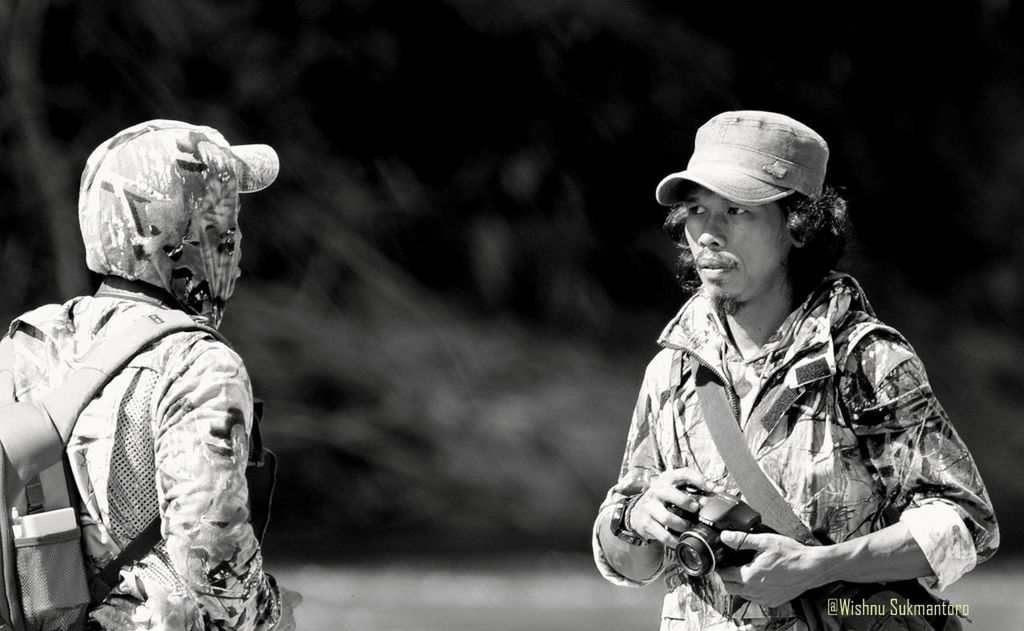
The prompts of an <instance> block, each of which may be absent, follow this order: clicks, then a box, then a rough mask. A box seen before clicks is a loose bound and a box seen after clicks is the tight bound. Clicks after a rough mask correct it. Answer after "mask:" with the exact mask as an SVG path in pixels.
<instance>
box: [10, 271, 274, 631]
mask: <svg viewBox="0 0 1024 631" xmlns="http://www.w3.org/2000/svg"><path fill="white" fill-rule="evenodd" d="M107 294H108V295H106V296H103V295H102V293H101V294H100V295H98V296H96V297H79V298H75V299H73V300H71V301H70V302H68V303H66V304H64V305H47V306H44V307H41V308H39V309H36V310H34V311H31V312H29V313H26V314H24V315H23V316H21V317H20V318H18V319H17V320H16V321H15V322H14V324H13V325H12V327H11V336H12V339H14V342H15V350H16V357H17V360H16V364H15V368H16V370H15V392H16V395H17V397H18V399H19V400H31V399H32V398H34V397H36V396H39V395H41V394H43V393H44V392H46V391H47V390H49V389H50V388H51V387H53V386H56V385H57V384H59V383H60V382H61V381H62V380H63V378H64V376H65V375H67V374H68V372H69V371H70V370H71V369H72V368H73V367H74V366H75V364H76V361H77V359H78V358H80V357H81V356H82V355H83V354H84V353H85V352H86V351H87V350H88V349H89V348H90V347H91V346H92V344H93V343H94V342H95V341H97V340H99V339H102V337H103V336H104V335H105V333H106V331H109V330H112V329H113V328H115V327H116V326H117V325H118V324H120V323H123V322H126V321H130V320H134V319H135V318H137V317H140V316H142V315H145V314H147V313H152V312H159V310H161V309H165V308H167V307H166V306H165V305H161V304H159V301H157V300H155V299H149V298H146V297H141V296H140V295H139V294H135V293H129V292H117V291H108V292H107ZM101 296H102V297H101ZM18 330H20V333H19V334H15V331H18ZM252 409H253V402H252V393H251V390H250V384H249V377H248V374H247V373H246V371H245V367H244V365H243V364H242V360H241V358H240V357H239V356H238V355H237V354H236V353H235V352H234V351H233V350H231V349H230V348H229V347H227V346H226V345H225V344H223V343H222V342H220V341H217V340H215V339H212V338H211V337H209V336H208V335H207V334H205V333H202V332H184V333H175V334H172V335H170V336H168V337H166V338H164V339H162V340H161V341H159V342H158V343H156V344H155V345H153V346H152V347H151V348H149V349H146V350H145V351H143V352H142V353H140V354H139V355H137V356H136V357H135V359H133V360H132V361H131V362H130V363H129V365H128V366H127V367H126V368H125V369H124V370H122V371H121V372H120V373H119V374H118V375H117V376H115V377H114V379H113V380H112V381H111V382H110V383H109V384H108V385H107V386H106V387H105V388H104V389H103V391H102V393H101V394H100V396H98V397H96V398H95V399H93V401H92V402H91V403H90V404H89V405H88V406H87V407H86V408H85V410H84V411H83V412H82V414H81V416H79V419H78V422H77V424H76V426H75V429H74V432H73V434H72V437H71V441H70V443H69V445H68V448H67V454H68V458H69V460H70V463H71V470H72V474H73V476H74V477H75V481H76V483H77V487H78V490H79V494H80V496H81V498H82V505H81V511H80V521H81V523H82V531H83V542H84V544H83V545H84V551H85V555H86V566H87V568H86V569H87V571H88V572H89V573H95V572H98V571H99V569H100V568H102V567H103V566H105V565H106V564H107V563H109V562H110V561H111V560H112V559H113V558H114V557H116V556H117V554H118V553H119V552H120V550H121V549H122V547H123V546H124V545H126V544H127V543H128V542H129V541H131V540H132V539H133V538H134V537H135V536H136V535H137V534H138V533H139V532H141V531H142V530H143V529H144V528H145V527H146V525H148V524H149V522H150V521H152V519H153V518H154V517H155V516H156V515H158V514H159V515H160V517H161V522H162V524H161V532H162V535H163V541H161V542H160V543H159V544H158V545H157V546H156V547H155V548H154V549H153V550H152V551H151V552H149V553H148V554H146V555H145V556H144V557H143V558H142V559H140V560H139V561H138V562H137V563H135V564H133V565H130V566H128V567H125V568H124V569H122V570H121V575H120V582H119V583H118V584H117V585H116V586H115V587H114V590H113V591H112V592H111V593H110V595H109V596H108V597H107V599H106V600H105V601H104V602H103V603H101V604H100V605H98V606H97V607H96V608H95V609H94V610H92V611H90V614H89V617H90V623H89V628H97V627H98V628H102V629H108V630H115V629H116V630H124V631H128V630H136V629H165V630H168V631H172V630H173V631H179V630H181V631H184V630H188V631H193V630H200V629H201V630H208V629H211V630H212V629H218V630H228V629H231V630H250V629H253V630H260V629H269V628H271V627H273V625H274V624H275V623H276V622H277V620H278V618H279V616H280V607H281V603H280V596H279V594H278V590H277V588H276V586H275V584H274V582H273V578H272V577H271V576H269V575H268V574H266V573H264V571H263V565H262V557H261V554H260V549H259V544H258V542H257V540H256V538H255V536H254V534H253V531H252V528H251V526H250V525H249V524H248V522H247V519H248V508H247V499H248V490H247V487H246V481H245V467H246V458H247V453H248V433H249V430H250V428H251V424H252V418H251V415H252ZM133 428H134V429H133Z"/></svg>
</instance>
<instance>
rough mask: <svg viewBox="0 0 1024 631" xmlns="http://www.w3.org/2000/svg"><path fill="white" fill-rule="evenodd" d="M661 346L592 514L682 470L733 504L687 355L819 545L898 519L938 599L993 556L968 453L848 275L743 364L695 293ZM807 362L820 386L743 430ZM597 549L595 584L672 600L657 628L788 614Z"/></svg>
mask: <svg viewBox="0 0 1024 631" xmlns="http://www.w3.org/2000/svg"><path fill="white" fill-rule="evenodd" d="M660 344H661V345H662V347H663V348H662V350H661V351H660V352H659V353H658V354H657V355H656V356H655V357H654V359H653V360H652V361H651V362H650V364H649V365H648V367H647V371H646V374H645V377H644V381H643V385H642V388H641V391H640V395H639V398H638V401H637V405H636V408H635V411H634V414H633V418H632V424H631V426H630V429H629V435H628V439H627V447H626V453H625V457H624V459H623V463H622V467H621V470H620V473H619V478H618V481H617V483H616V484H615V486H613V487H612V488H611V490H610V491H609V492H608V495H607V496H606V498H605V501H604V503H603V504H602V506H601V512H602V516H603V517H605V518H606V517H607V516H606V515H603V513H604V512H605V511H611V510H612V508H613V506H614V504H615V503H616V502H617V501H618V500H619V499H621V498H622V497H624V496H629V495H634V494H636V493H639V492H641V491H642V490H643V489H644V488H646V485H647V483H648V481H649V480H650V479H651V478H652V477H654V476H655V475H657V474H658V473H660V472H662V471H665V470H668V469H674V468H679V467H691V468H694V469H696V470H698V471H700V472H701V473H702V474H704V475H705V476H706V477H707V478H708V479H709V481H711V482H712V483H715V484H721V485H723V486H725V487H726V489H727V490H729V491H732V492H738V489H737V488H736V487H735V485H734V483H733V481H732V480H731V479H730V478H729V476H728V474H727V472H726V469H725V466H724V464H723V463H722V461H721V459H720V457H719V456H718V451H717V449H716V448H715V445H714V443H713V441H712V439H711V437H710V435H709V434H708V431H707V428H706V426H705V424H704V418H703V415H702V413H701V410H700V408H699V406H698V404H697V398H696V391H695V386H694V383H693V379H692V376H691V374H690V368H689V361H687V358H688V356H696V357H698V358H700V359H702V360H703V361H704V362H705V363H706V364H707V365H709V366H711V367H713V368H714V369H715V370H716V371H717V372H719V373H720V374H721V376H722V377H723V378H724V380H725V381H726V383H728V384H729V385H730V389H731V390H732V391H733V392H734V393H735V395H736V396H737V398H738V399H739V400H741V402H742V404H741V408H742V414H741V417H742V419H743V422H742V423H741V425H742V428H743V431H744V434H745V436H746V437H747V442H748V445H749V446H750V448H751V451H752V452H753V454H754V456H755V458H756V459H757V460H758V463H759V464H760V465H761V468H762V469H763V470H764V471H765V472H766V474H767V475H768V477H769V478H770V479H771V480H772V481H773V482H775V483H776V485H777V486H778V487H779V488H780V489H782V491H783V494H784V496H785V499H786V500H787V502H788V503H789V505H790V506H791V507H792V508H793V510H794V512H796V514H797V515H798V516H800V517H801V518H802V520H803V521H804V523H805V524H807V525H808V526H809V527H810V529H811V531H812V532H813V533H815V535H817V536H818V537H819V538H821V539H822V540H826V541H827V540H831V541H837V542H838V541H844V540H847V539H850V538H853V537H858V536H861V535H864V534H867V533H869V532H872V531H874V530H877V529H880V528H882V527H884V526H885V525H887V524H886V522H885V519H884V518H883V514H896V515H898V519H899V520H900V521H902V522H904V523H905V524H906V525H907V526H908V528H909V530H910V532H911V534H912V536H913V537H914V539H915V540H916V541H917V543H918V544H919V545H920V547H921V549H922V550H923V551H924V553H925V556H926V557H927V559H928V561H929V563H930V565H931V566H932V569H933V572H934V575H933V576H932V577H929V578H927V579H924V582H925V584H927V585H928V586H930V587H938V588H940V589H941V588H943V587H945V586H946V585H949V584H950V583H952V582H954V581H955V580H957V579H958V578H959V577H960V576H961V575H963V574H964V573H965V572H967V571H969V570H971V569H972V568H973V567H974V566H975V565H976V564H977V563H978V562H980V561H982V560H984V559H986V558H988V557H989V556H991V555H992V554H993V553H994V552H995V549H996V547H997V546H998V542H999V531H998V527H997V525H996V521H995V516H994V514H993V511H992V506H991V503H990V501H989V499H988V495H987V492H986V490H985V486H984V484H983V482H982V480H981V477H980V476H979V474H978V471H977V469H976V467H975V464H974V461H973V459H972V458H971V455H970V453H969V452H968V450H967V448H966V447H965V445H964V444H963V442H962V441H961V440H960V438H959V436H958V435H957V433H956V432H955V430H954V429H953V427H952V425H951V424H950V422H949V419H948V418H947V416H946V413H945V412H944V411H943V409H942V407H941V406H940V405H939V402H938V401H937V400H936V398H935V396H934V394H933V393H932V390H931V387H930V386H929V384H928V379H927V376H926V374H925V370H924V367H923V365H922V364H921V361H920V359H919V358H918V357H917V355H916V353H915V352H914V350H913V349H912V348H911V346H910V345H909V343H907V341H906V340H905V339H904V338H903V337H902V336H901V335H900V334H899V333H898V332H896V331H895V330H894V329H892V328H890V327H886V326H885V325H883V324H881V323H880V322H879V321H878V320H877V319H875V318H874V316H873V314H872V312H871V308H870V306H869V305H868V303H867V301H866V299H865V298H864V296H863V294H862V292H861V290H860V288H859V286H858V285H857V283H856V281H854V280H853V279H852V278H851V277H849V276H845V275H834V276H833V277H831V278H830V279H829V280H828V281H827V283H826V284H825V285H823V286H822V287H821V288H819V290H818V291H817V292H815V293H814V294H813V295H812V297H811V298H809V299H808V300H807V302H805V303H804V304H803V305H802V306H801V307H800V308H798V309H797V310H795V311H794V312H793V313H792V314H790V316H789V317H788V318H787V319H786V321H785V322H784V323H783V324H782V326H780V328H779V329H778V331H776V332H775V334H774V335H773V336H772V337H771V338H770V339H769V341H768V343H767V344H766V345H765V347H764V349H763V350H764V352H763V354H762V355H761V356H759V357H757V358H754V359H751V360H746V361H745V360H743V358H742V357H740V355H739V353H738V351H737V350H736V349H735V348H734V346H733V345H732V343H731V342H730V341H729V340H728V338H727V336H726V335H725V333H724V329H723V326H722V325H721V323H720V321H719V319H718V316H717V315H716V314H715V313H714V312H713V310H712V309H711V308H710V305H709V303H708V301H707V300H706V299H705V298H704V297H703V296H702V295H701V294H699V293H698V294H697V295H695V296H694V297H693V298H692V299H690V300H689V301H688V302H687V304H686V305H685V306H684V307H683V309H682V310H681V311H680V313H679V314H678V315H677V316H676V317H675V319H673V321H672V322H671V323H670V324H669V325H668V327H667V328H666V329H665V331H664V333H663V334H662V336H661V339H660ZM809 361H821V362H824V365H826V366H827V371H818V372H822V373H823V374H822V375H819V376H820V377H822V378H817V379H816V380H814V381H812V382H809V383H806V384H802V386H801V387H802V388H804V391H803V393H802V394H801V395H800V397H799V398H798V399H797V400H796V402H795V403H794V404H793V405H792V406H791V407H790V408H789V410H788V411H787V412H786V413H784V414H783V415H782V417H781V419H777V422H775V423H771V422H765V423H763V424H762V423H756V422H755V423H747V421H748V420H749V419H748V418H747V413H748V411H749V409H750V408H751V406H752V405H753V404H754V403H755V402H756V401H757V399H758V397H759V396H760V395H761V394H762V393H764V392H766V391H768V390H770V389H771V388H772V387H776V386H778V384H780V383H793V382H794V380H795V375H797V374H799V370H800V368H801V367H802V366H806V365H807V363H808V362H809ZM755 425H756V426H755ZM597 523H607V519H601V518H599V519H598V521H597ZM593 547H594V555H595V560H596V562H597V565H598V567H599V569H600V571H601V573H602V574H603V575H604V576H605V577H606V578H607V579H608V580H610V581H612V582H613V583H616V584H631V585H639V584H646V583H649V582H652V581H654V580H656V579H657V578H658V577H659V576H663V577H664V578H665V580H666V583H667V584H668V586H669V588H670V593H669V594H668V596H667V597H666V600H665V607H664V610H663V614H662V621H663V627H662V628H663V629H673V630H677V629H678V630H680V631H682V630H686V631H697V630H705V629H712V628H713V629H734V628H744V629H747V628H752V629H762V628H773V626H774V625H777V624H779V623H780V622H781V621H782V619H785V618H788V617H789V616H791V614H792V611H791V609H790V608H789V607H788V606H784V607H781V608H777V609H771V610H770V609H762V608H761V607H758V606H756V605H753V604H751V603H745V602H744V601H742V600H741V599H739V598H732V597H730V596H728V595H727V594H726V593H725V592H724V590H723V587H722V584H721V581H720V580H719V579H718V576H717V574H715V573H712V574H709V575H708V576H706V577H702V578H700V579H691V578H689V577H687V576H686V575H685V574H682V573H681V572H680V570H679V569H678V568H677V567H676V566H675V562H674V561H673V560H672V558H671V556H670V555H668V554H666V556H665V559H664V560H663V562H662V567H661V568H660V570H659V571H658V572H657V573H656V574H655V575H653V576H651V577H650V578H649V579H647V580H645V581H639V582H638V581H633V580H630V579H627V578H626V577H624V576H623V575H622V574H620V573H619V572H618V571H617V570H616V568H615V567H613V566H612V565H611V564H610V563H609V562H608V559H607V558H606V557H605V555H604V553H603V552H602V550H601V545H600V542H599V540H598V538H597V533H596V531H595V535H594V537H593ZM740 619H742V620H740ZM773 621H774V623H773ZM743 625H749V626H743ZM787 628H788V627H787ZM793 628H794V629H800V628H801V627H800V626H796V627H793Z"/></svg>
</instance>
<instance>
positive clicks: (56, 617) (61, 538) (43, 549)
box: [14, 528, 89, 631]
mask: <svg viewBox="0 0 1024 631" xmlns="http://www.w3.org/2000/svg"><path fill="white" fill-rule="evenodd" d="M14 545H15V548H17V556H18V581H19V583H20V587H21V601H22V611H23V612H24V614H25V624H26V627H27V629H29V631H59V630H63V629H78V628H81V626H80V624H81V621H82V620H84V614H85V609H86V607H87V606H88V605H89V589H88V586H87V584H86V579H85V563H84V562H83V559H82V545H81V539H80V538H79V530H78V528H75V529H73V530H68V531H64V532H56V533H53V534H48V535H44V536H42V537H28V538H24V539H17V540H15V542H14Z"/></svg>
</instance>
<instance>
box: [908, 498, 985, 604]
mask: <svg viewBox="0 0 1024 631" xmlns="http://www.w3.org/2000/svg"><path fill="white" fill-rule="evenodd" d="M900 521H901V522H902V523H903V524H905V525H906V527H907V529H908V530H909V531H910V536H912V537H913V538H914V541H916V542H917V545H918V546H919V547H920V548H921V551H922V552H924V556H925V558H926V559H927V560H928V564H929V565H931V566H932V572H933V573H934V574H933V576H931V577H926V578H923V579H921V580H922V581H923V582H924V583H925V584H926V586H927V587H930V588H932V589H939V590H942V589H945V588H946V587H948V586H949V585H952V584H953V583H955V582H956V581H957V580H958V579H959V578H960V577H961V576H963V575H964V574H966V573H967V572H970V571H971V570H972V569H974V566H975V565H977V563H978V556H977V553H976V551H975V549H974V540H973V539H972V538H971V533H970V532H968V530H967V526H965V525H964V521H963V519H961V518H960V514H959V513H957V511H956V509H955V508H953V507H952V506H951V505H949V504H948V503H946V502H942V501H932V502H928V503H926V504H921V505H920V506H915V507H912V508H908V509H907V510H905V511H903V514H902V515H900Z"/></svg>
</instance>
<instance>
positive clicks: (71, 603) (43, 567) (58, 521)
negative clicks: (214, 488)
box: [0, 310, 276, 631]
mask: <svg viewBox="0 0 1024 631" xmlns="http://www.w3.org/2000/svg"><path fill="white" fill-rule="evenodd" d="M182 331H201V332H204V333H206V334H208V335H211V336H213V337H215V338H216V339H218V340H220V341H221V342H224V343H225V344H226V343H227V342H226V340H225V339H224V337H223V336H222V335H221V334H220V333H219V332H218V331H217V330H216V329H213V328H211V327H208V326H206V325H203V324H199V323H197V322H196V321H195V320H193V319H192V318H191V317H189V316H188V315H187V314H186V313H184V312H181V311H174V310H167V311H161V312H159V313H152V314H148V315H146V316H142V317H139V318H136V319H135V320H133V321H131V322H129V323H128V325H126V326H124V327H121V328H119V329H116V330H113V331H110V332H108V333H107V335H106V337H105V338H104V340H103V341H102V342H99V343H96V344H94V345H93V346H92V347H91V348H90V349H89V350H88V352H87V353H86V355H85V356H84V358H83V359H82V361H81V363H80V365H79V366H78V367H77V368H75V369H74V370H73V371H72V372H71V373H70V374H69V375H68V376H67V378H66V379H65V381H64V382H63V383H62V384H61V385H60V386H58V387H57V388H55V389H53V390H51V391H50V392H48V393H47V394H45V395H43V396H41V397H39V398H38V399H36V400H34V401H30V402H29V401H23V402H16V401H14V394H15V393H14V381H13V369H14V348H13V342H12V340H11V339H10V338H8V337H5V338H4V339H3V340H2V342H0V456H2V458H3V463H2V466H0V631H8V630H10V631H51V630H53V631H56V630H58V629H60V630H63V629H68V630H71V631H76V630H80V629H82V628H83V627H84V623H85V614H86V612H87V611H88V609H89V607H90V606H91V605H95V604H97V603H99V602H100V601H102V600H103V599H104V598H105V597H106V595H107V594H108V593H109V592H110V590H111V588H112V587H113V586H114V585H116V583H117V580H118V574H119V572H120V570H121V568H123V567H125V566H126V565H129V564H131V563H134V562H135V561H137V560H138V559H140V558H142V557H143V556H144V555H145V554H146V553H147V552H148V551H149V550H150V549H151V548H152V547H153V546H154V545H156V544H157V543H158V542H159V541H160V516H159V515H157V517H156V518H155V519H154V520H153V521H152V522H151V523H150V524H149V525H148V526H147V527H146V528H145V529H144V530H143V532H141V533H140V534H139V535H138V536H136V538H135V539H134V540H133V541H131V542H130V543H129V544H128V545H126V546H125V548H124V550H122V552H121V553H120V554H119V555H118V557H117V558H115V559H114V560H113V561H112V562H111V563H109V564H108V565H107V566H106V567H105V568H103V570H102V571H101V572H100V574H99V575H98V576H95V577H92V578H91V579H89V578H87V576H86V570H85V562H84V558H83V552H82V542H81V530H80V528H79V525H78V502H77V495H76V486H75V483H74V480H73V479H72V478H71V477H70V474H69V472H68V470H67V468H66V467H67V458H66V456H65V448H66V447H67V443H68V441H69V439H70V437H71V433H72V431H73V430H74V427H75V423H76V422H77V420H78V416H79V415H80V414H81V412H82V410H83V409H85V407H86V406H87V405H88V404H89V402H90V401H92V399H93V398H94V397H95V396H96V395H97V394H98V393H99V392H100V391H101V390H102V389H103V387H104V386H105V385H106V384H107V383H108V382H109V381H110V380H111V379H113V378H114V377H115V376H116V375H117V374H118V373H119V372H121V370H122V369H123V368H124V367H125V366H126V365H127V364H128V362H130V361H131V360H132V358H134V357H135V356H136V355H138V354H139V353H140V352H141V351H142V350H144V349H146V348H148V347H149V346H151V345H152V344H153V343H155V342H157V341H159V340H160V339H162V338H164V337H165V336H167V335H170V334H172V333H177V332H182ZM14 334H16V333H14V332H12V333H11V335H14ZM261 407H262V406H261V404H260V403H259V402H257V403H256V410H255V412H256V413H255V414H254V417H253V431H252V434H251V435H250V453H249V462H248V467H247V470H246V477H247V481H248V483H249V488H250V494H251V495H250V508H251V516H250V521H251V522H252V524H253V528H254V531H255V533H256V536H257V538H258V539H260V540H262V538H263V534H264V532H265V529H266V523H267V520H268V519H269V507H270V500H271V495H272V493H273V487H274V480H275V476H276V458H275V457H274V454H273V453H272V452H270V451H269V450H267V449H264V448H263V445H262V439H261V436H260V433H259V426H258V423H259V415H260V414H261V412H262V409H261Z"/></svg>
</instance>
